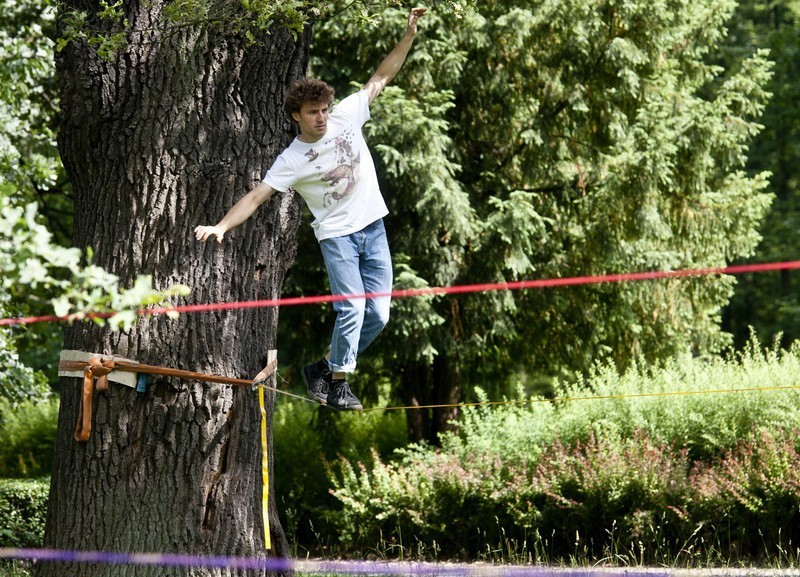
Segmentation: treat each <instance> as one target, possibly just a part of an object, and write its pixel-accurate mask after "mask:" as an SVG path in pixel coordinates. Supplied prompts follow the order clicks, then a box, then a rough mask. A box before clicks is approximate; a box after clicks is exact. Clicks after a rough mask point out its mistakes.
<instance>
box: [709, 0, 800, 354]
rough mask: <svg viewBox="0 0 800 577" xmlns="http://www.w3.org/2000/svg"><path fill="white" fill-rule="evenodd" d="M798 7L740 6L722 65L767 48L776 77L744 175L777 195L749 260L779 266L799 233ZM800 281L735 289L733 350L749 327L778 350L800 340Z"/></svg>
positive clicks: (764, 281)
mask: <svg viewBox="0 0 800 577" xmlns="http://www.w3.org/2000/svg"><path fill="white" fill-rule="evenodd" d="M798 24H800V3H798V2H797V1H796V0H785V1H778V2H761V1H757V0H747V1H746V2H740V3H739V5H738V6H737V10H736V12H735V13H734V17H733V18H732V19H731V22H730V24H729V27H730V30H731V32H730V34H729V35H728V38H727V39H726V41H725V44H724V50H723V55H722V60H723V62H725V63H728V62H732V61H735V60H736V59H737V58H739V57H740V55H741V54H742V53H744V52H748V51H752V50H755V49H758V48H761V49H768V50H769V53H770V59H772V60H773V61H774V62H775V69H774V70H775V74H774V76H773V78H772V80H771V81H770V83H769V84H768V85H767V90H769V91H770V92H771V93H772V97H771V99H770V101H769V104H768V105H767V107H766V108H765V110H764V115H763V117H762V118H761V123H762V124H763V125H764V130H763V131H761V133H760V134H758V136H757V137H756V138H754V139H753V143H752V146H751V147H750V152H749V153H748V162H747V167H748V170H750V171H752V172H757V171H762V170H768V171H769V172H770V173H771V175H772V176H771V178H770V189H771V190H772V192H773V193H774V194H775V201H774V203H773V206H772V209H771V210H770V211H769V212H768V213H767V216H766V218H765V219H764V223H763V225H762V227H761V229H760V230H761V234H763V236H764V240H763V242H761V244H760V245H759V246H758V249H757V250H756V253H755V255H754V256H753V258H752V260H753V261H754V262H763V261H784V260H795V259H796V258H797V255H798V252H800V251H799V250H798V249H799V248H800V244H799V243H798V235H797V231H798V228H800V206H798V202H800V200H799V198H798V194H800V188H799V187H800V184H798V173H799V172H800V147H798V145H797V142H798V138H800V108H798V106H797V103H798V102H800V84H798V78H800V64H799V63H800V57H799V56H800V37H798V34H797V30H798ZM797 283H798V277H797V273H796V272H793V271H783V272H782V273H780V274H779V275H749V276H744V277H741V278H740V279H739V286H738V287H737V288H736V293H735V295H734V297H733V298H732V300H731V304H730V307H728V309H727V311H726V315H725V322H724V325H723V326H724V327H725V328H726V329H727V330H729V331H730V332H731V333H733V335H734V338H735V340H736V345H737V346H741V345H742V344H743V343H745V342H747V340H748V339H749V338H750V327H752V328H753V329H754V330H755V332H756V333H757V334H758V336H759V338H760V339H761V340H763V341H764V342H769V341H771V340H772V339H775V338H778V337H779V335H781V334H782V335H783V338H782V339H781V344H782V345H784V346H787V345H788V343H790V342H792V341H794V340H796V339H797V338H798V336H800V302H798V297H797V291H798V285H797Z"/></svg>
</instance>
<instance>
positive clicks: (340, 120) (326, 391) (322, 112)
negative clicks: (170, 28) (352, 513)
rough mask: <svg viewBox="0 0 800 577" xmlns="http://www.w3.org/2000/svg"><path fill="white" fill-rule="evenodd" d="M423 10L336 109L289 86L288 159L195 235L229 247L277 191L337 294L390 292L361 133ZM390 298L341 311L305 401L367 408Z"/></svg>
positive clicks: (317, 94) (379, 200) (308, 85)
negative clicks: (229, 239)
mask: <svg viewBox="0 0 800 577" xmlns="http://www.w3.org/2000/svg"><path fill="white" fill-rule="evenodd" d="M425 12H426V9H425V8H414V9H412V10H411V12H410V13H409V16H408V27H407V28H406V33H405V35H404V36H403V38H402V39H401V40H400V42H398V44H397V46H395V47H394V49H393V50H392V51H391V52H390V53H389V54H388V55H387V56H386V58H384V59H383V62H381V64H380V66H378V69H377V70H376V71H375V73H374V74H373V75H372V78H370V79H369V80H368V81H367V83H366V84H365V85H364V87H363V88H362V89H361V90H359V91H358V92H356V93H355V94H352V95H350V96H348V97H347V98H345V99H344V100H342V101H341V102H340V103H339V104H337V105H336V107H335V108H334V109H333V110H331V105H332V104H333V95H334V91H333V88H331V87H330V86H329V85H328V84H326V83H324V82H322V81H320V80H314V79H310V78H306V79H302V80H298V81H297V82H295V83H294V84H292V86H291V88H290V90H289V93H288V94H287V95H286V103H285V109H286V112H287V113H288V114H289V116H290V117H291V118H292V120H294V121H295V122H296V123H297V125H298V127H299V128H300V134H299V136H297V137H296V138H295V139H294V141H293V142H292V143H291V144H290V145H289V147H288V148H287V149H286V150H284V151H283V153H281V155H280V156H278V158H277V159H276V160H275V163H274V164H273V165H272V168H270V169H269V170H268V171H267V175H266V176H265V177H264V180H263V181H262V182H261V183H260V184H259V185H258V186H256V187H255V188H254V189H253V190H251V191H250V192H249V193H247V194H246V195H245V196H244V197H243V198H242V199H241V200H239V201H238V202H237V203H236V204H235V205H234V206H233V207H232V208H231V209H230V210H229V211H228V213H227V214H226V215H225V216H224V217H223V218H222V220H220V221H219V223H217V224H216V225H214V226H198V227H197V228H195V236H196V237H197V239H198V240H206V239H208V238H210V237H211V236H214V237H216V239H217V242H222V238H223V237H224V235H225V233H226V232H227V231H229V230H230V229H232V228H233V227H235V226H238V225H239V224H241V223H242V222H244V221H245V220H247V218H248V217H250V215H252V214H253V212H255V210H256V208H258V207H259V205H261V204H262V203H264V202H266V201H267V200H269V199H270V198H271V197H272V195H273V194H274V193H275V191H276V190H277V191H281V192H286V191H289V190H293V191H297V192H298V193H299V194H300V196H302V197H303V198H304V199H305V201H306V204H308V208H309V209H310V210H311V213H312V214H313V215H314V222H312V223H311V226H312V227H313V228H314V232H315V234H316V236H317V240H318V241H319V244H320V247H321V249H322V256H323V258H324V260H325V267H326V268H327V271H328V280H329V282H330V285H331V291H332V293H333V294H334V295H363V294H374V293H381V294H385V293H389V292H391V289H392V260H391V254H390V253H389V245H388V243H387V241H386V230H385V229H384V226H383V217H384V216H386V215H387V214H388V212H389V211H388V209H387V208H386V203H385V202H384V200H383V196H382V195H381V191H380V189H379V188H378V179H377V176H376V174H375V166H374V164H373V162H372V157H371V156H370V153H369V150H368V149H367V145H366V142H365V141H364V136H363V134H362V132H361V127H362V126H363V125H364V123H365V122H366V121H367V120H369V118H370V112H369V105H370V104H371V103H372V101H373V100H375V98H377V96H378V95H379V94H380V93H381V91H382V90H383V88H384V87H385V86H386V85H387V84H388V83H389V82H390V81H391V80H392V79H393V78H394V77H395V75H396V74H397V73H398V72H399V70H400V68H401V67H402V65H403V62H405V59H406V55H407V54H408V51H409V50H410V49H411V44H412V43H413V41H414V36H416V34H417V21H418V20H419V18H420V17H421V16H422V15H423V14H425ZM389 304H390V297H389V296H381V297H376V298H369V299H363V298H360V299H353V300H342V301H337V302H335V303H334V305H333V307H334V310H335V311H336V322H335V324H334V327H333V336H332V337H331V343H330V350H329V352H328V353H327V354H326V355H325V356H324V357H323V358H322V359H320V360H319V361H317V362H315V363H311V364H310V365H307V366H306V367H305V368H304V369H303V374H304V375H305V378H306V381H307V385H308V394H309V395H310V396H311V397H312V398H313V399H314V400H316V401H317V402H318V403H320V404H323V405H328V406H329V407H331V408H332V409H336V410H353V409H355V410H358V409H361V408H362V406H361V401H359V400H358V399H357V398H356V396H355V395H354V394H353V392H352V391H351V390H350V386H349V385H348V383H347V380H346V378H347V374H348V373H352V372H353V371H354V370H355V368H356V359H357V358H358V355H359V354H361V352H362V351H363V350H364V349H366V348H367V346H368V345H369V344H370V343H371V342H372V341H373V340H374V339H375V337H376V336H378V334H379V333H380V332H381V330H383V328H384V327H385V326H386V323H387V322H388V320H389Z"/></svg>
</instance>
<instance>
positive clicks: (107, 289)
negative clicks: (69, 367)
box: [0, 198, 189, 330]
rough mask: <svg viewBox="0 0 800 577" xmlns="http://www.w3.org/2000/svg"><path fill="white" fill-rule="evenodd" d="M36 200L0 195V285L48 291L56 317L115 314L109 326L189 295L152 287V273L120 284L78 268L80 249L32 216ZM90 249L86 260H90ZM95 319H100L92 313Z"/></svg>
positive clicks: (184, 290)
mask: <svg viewBox="0 0 800 577" xmlns="http://www.w3.org/2000/svg"><path fill="white" fill-rule="evenodd" d="M36 216H37V212H36V204H35V203H31V204H29V205H27V206H26V207H24V208H20V207H15V206H13V205H12V204H11V202H10V201H9V200H8V199H7V198H2V199H0V272H1V273H2V280H0V289H1V290H2V291H3V292H6V293H9V294H14V293H17V294H18V296H21V295H22V293H23V291H27V290H28V289H37V291H43V292H44V293H45V294H48V295H49V298H50V304H51V305H52V307H53V311H54V313H55V314H56V315H57V316H62V317H67V316H69V317H72V318H75V319H80V318H86V317H87V316H88V315H89V313H113V315H112V316H111V317H110V318H109V320H108V323H109V325H110V326H111V328H112V329H115V330H116V329H118V328H125V327H128V326H130V325H132V324H133V323H135V322H136V319H137V314H136V311H137V310H138V309H140V308H142V307H145V306H149V305H154V304H158V303H162V302H164V301H165V300H167V299H169V298H171V297H174V296H184V295H187V294H189V288H188V287H186V286H184V285H175V286H172V287H170V288H168V289H166V290H161V291H158V290H155V289H154V288H153V280H152V278H151V277H150V276H140V277H138V278H137V279H136V280H135V281H134V283H133V286H132V287H130V288H122V287H121V286H120V280H119V278H118V277H117V276H115V275H113V274H111V273H109V272H107V271H105V270H103V269H102V268H101V267H98V266H95V265H91V264H89V265H86V266H82V264H81V262H82V257H83V255H82V254H81V251H80V250H78V249H76V248H64V247H61V246H58V245H56V244H55V243H53V242H52V234H51V233H50V231H48V230H47V229H46V228H45V227H44V226H43V225H41V224H40V223H39V222H37V219H36ZM91 258H92V253H91V250H89V251H87V260H89V261H91ZM93 319H94V320H95V321H96V322H104V321H103V319H101V318H96V317H93Z"/></svg>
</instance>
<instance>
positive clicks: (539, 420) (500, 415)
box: [332, 347, 800, 563]
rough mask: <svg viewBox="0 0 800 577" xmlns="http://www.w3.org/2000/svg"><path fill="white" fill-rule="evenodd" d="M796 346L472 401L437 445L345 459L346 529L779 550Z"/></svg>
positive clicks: (453, 545)
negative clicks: (547, 393)
mask: <svg viewBox="0 0 800 577" xmlns="http://www.w3.org/2000/svg"><path fill="white" fill-rule="evenodd" d="M799 353H800V349H798V348H797V347H794V348H793V349H792V350H790V351H788V352H777V351H767V352H759V351H758V350H757V348H756V347H752V348H751V349H749V350H748V351H746V352H745V353H743V354H741V355H739V356H737V357H735V358H728V359H710V360H709V359H693V360H688V361H685V362H682V363H678V362H674V363H671V364H669V365H667V366H664V367H661V368H655V369H641V368H636V367H634V368H632V369H631V370H629V371H627V372H625V373H624V374H619V373H618V372H617V371H615V370H613V368H611V367H608V366H606V367H601V368H599V369H598V370H597V371H596V372H595V373H594V374H593V375H591V376H590V377H588V378H587V379H586V380H585V381H584V382H581V383H577V384H574V385H571V386H569V387H564V388H563V390H562V395H561V396H560V397H559V398H558V399H555V400H553V399H551V400H547V399H536V398H535V399H521V400H522V401H523V402H520V403H516V404H509V405H505V406H499V407H498V406H492V407H488V406H483V407H474V408H466V409H464V411H463V413H462V418H461V420H460V433H459V434H457V435H456V434H453V435H450V436H448V437H446V438H445V439H444V440H443V444H442V447H441V448H440V449H434V448H430V447H410V448H407V449H405V450H402V451H398V452H397V453H396V454H395V456H394V457H392V458H391V459H386V458H385V457H381V456H379V455H373V456H372V457H371V458H370V459H367V460H366V461H365V462H364V463H353V462H352V460H347V461H345V460H342V461H341V462H340V464H339V465H338V466H337V467H335V468H334V469H333V471H332V479H333V481H332V482H333V484H334V492H333V495H334V496H335V497H336V498H337V499H339V501H341V502H342V504H344V509H343V510H342V511H341V513H340V514H339V516H338V533H339V535H340V536H341V538H342V539H343V541H344V542H345V543H346V544H347V545H348V546H350V547H357V548H363V547H365V546H366V547H375V546H377V545H378V544H379V543H392V542H400V541H401V540H402V541H403V542H404V545H406V546H409V545H415V544H413V543H409V538H408V536H409V535H413V536H414V539H416V540H418V541H421V542H425V543H426V544H427V546H428V547H433V544H434V543H435V544H436V545H435V549H436V550H437V553H438V554H443V555H447V556H461V557H466V558H475V557H481V556H483V557H491V558H493V559H496V558H498V557H502V558H503V559H507V558H508V557H509V555H511V554H515V555H520V554H522V555H525V556H526V557H527V558H528V559H529V560H530V559H532V560H535V561H553V560H570V559H574V558H575V557H576V556H578V557H582V558H585V559H595V560H596V559H600V558H614V559H615V560H619V559H618V558H619V557H620V556H622V557H624V558H625V560H626V562H633V561H636V562H640V561H646V562H651V563H673V562H675V561H676V560H677V561H680V562H682V563H683V562H685V563H702V562H708V561H709V559H711V558H712V557H714V556H717V555H722V554H724V555H726V556H728V555H729V556H730V557H732V558H736V557H737V556H742V558H747V559H753V558H759V557H772V558H774V557H775V556H779V555H781V554H782V553H780V552H781V551H789V550H794V549H793V547H796V545H792V544H793V543H794V544H796V543H798V542H800V535H798V530H797V529H796V527H800V497H799V496H798V495H800V477H798V475H799V473H797V472H796V471H795V468H796V464H797V463H798V462H800V454H799V453H798V445H797V441H796V438H797V431H798V430H800V403H799V402H798V401H800V354H799ZM757 388H761V389H768V390H762V391H754V390H746V389H757ZM774 388H778V390H773V389H774ZM734 390H738V392H732V391H734ZM510 544H514V548H513V549H512V547H511V545H510Z"/></svg>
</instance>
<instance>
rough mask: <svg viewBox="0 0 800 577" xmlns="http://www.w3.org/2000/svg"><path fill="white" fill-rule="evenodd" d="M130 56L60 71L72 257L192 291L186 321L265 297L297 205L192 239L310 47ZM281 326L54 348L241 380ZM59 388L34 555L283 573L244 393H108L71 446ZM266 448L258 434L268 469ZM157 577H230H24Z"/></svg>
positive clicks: (76, 337) (77, 329)
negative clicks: (272, 565) (188, 560)
mask: <svg viewBox="0 0 800 577" xmlns="http://www.w3.org/2000/svg"><path fill="white" fill-rule="evenodd" d="M162 8H163V4H162V2H161V1H159V0H151V1H149V2H126V3H125V11H126V16H127V18H128V19H129V26H130V27H131V28H132V29H136V30H145V29H154V28H158V27H161V26H163V18H162V15H161V10H162ZM84 9H85V8H84ZM129 38H130V40H131V42H130V44H129V45H127V46H126V47H123V49H122V50H121V51H120V52H119V53H118V55H117V57H116V59H114V60H113V61H111V62H104V61H103V60H102V59H100V58H98V56H97V53H96V51H95V49H94V48H92V47H90V46H88V45H87V43H85V42H79V41H73V42H71V43H70V44H69V45H68V46H67V48H66V49H65V50H64V51H63V52H61V53H60V54H59V55H58V57H57V72H58V77H59V82H60V89H61V105H62V115H63V116H62V119H61V121H62V122H61V129H60V135H59V146H60V151H61V155H62V159H63V161H64V165H65V167H66V169H67V171H68V174H69V176H70V179H71V182H72V185H73V188H74V196H75V225H74V239H73V241H74V244H75V246H77V247H80V248H85V247H91V248H92V250H93V252H94V259H93V260H94V262H95V263H96V264H99V265H101V266H103V267H104V268H106V269H107V270H109V271H111V272H113V273H115V274H117V275H120V277H121V278H122V279H123V280H124V281H129V280H130V279H132V278H134V277H135V276H137V275H141V274H151V275H153V278H154V283H155V285H156V287H157V288H165V287H167V286H170V285H172V284H174V283H184V284H187V285H189V286H190V287H192V293H191V296H190V297H189V298H188V299H187V300H186V302H188V303H215V302H221V301H237V300H252V299H264V298H276V297H278V296H279V293H280V287H281V284H282V282H283V278H284V274H285V272H286V270H287V269H288V267H289V266H290V265H291V263H292V261H293V259H294V254H295V249H296V236H295V235H296V230H297V226H298V222H299V218H300V205H299V203H298V201H297V199H296V198H294V197H293V196H292V195H277V196H276V197H274V198H273V199H272V201H271V202H270V203H269V204H268V205H266V206H264V207H261V208H260V209H259V211H258V212H257V213H256V215H255V216H254V218H252V219H250V220H249V221H248V222H246V223H245V224H244V225H242V226H241V227H239V228H238V229H236V230H234V231H232V232H231V233H229V235H228V237H227V238H226V239H225V242H224V244H223V245H221V246H218V245H216V243H212V242H208V243H200V242H197V241H195V240H194V237H193V234H192V230H193V228H194V227H195V226H196V225H198V224H213V223H214V222H216V221H217V220H218V219H219V218H220V217H221V216H222V215H223V214H224V213H225V211H226V210H227V208H229V207H230V206H231V205H232V204H233V203H234V202H235V201H236V200H237V199H238V198H239V197H241V196H242V195H243V194H244V193H245V192H246V191H247V190H249V189H250V188H251V187H252V186H253V185H254V184H255V183H256V182H257V181H258V180H259V179H260V178H261V176H262V174H263V172H264V171H265V169H266V168H267V167H268V166H269V165H270V164H271V162H272V161H273V159H274V157H275V156H276V155H277V154H278V153H279V152H280V151H281V150H282V149H283V147H284V146H285V145H286V144H287V143H288V141H289V139H290V138H291V136H292V135H291V134H290V133H291V131H292V127H291V125H290V124H289V123H288V121H287V120H286V119H285V116H284V114H283V111H282V102H283V96H284V94H285V89H286V87H287V86H288V84H289V83H290V82H291V80H293V79H294V78H296V77H300V76H302V75H303V74H304V72H305V69H306V65H307V60H308V45H309V33H308V32H306V33H304V34H302V35H300V36H299V37H298V38H296V39H295V38H293V37H292V35H291V34H289V33H288V32H286V31H283V30H278V29H276V30H273V31H272V33H271V34H270V35H265V37H264V38H263V42H262V43H258V44H255V45H252V44H248V42H247V41H246V40H245V39H244V38H242V37H240V36H236V35H232V34H227V33H225V32H224V31H222V30H215V29H213V28H202V29H201V28H197V27H183V28H178V29H174V30H172V31H171V32H169V33H165V32H157V31H152V30H151V31H150V32H147V33H134V34H132V35H131V36H130V37H129ZM277 317H278V315H277V310H275V309H257V310H248V311H246V312H215V313H198V314H185V315H181V317H180V318H179V319H178V320H170V319H167V318H165V317H154V318H142V319H141V320H140V321H139V322H138V324H137V325H136V326H135V327H134V328H133V329H131V330H129V331H126V332H118V333H114V332H111V331H109V330H108V329H106V328H104V327H99V326H97V325H94V324H92V323H76V324H73V325H71V326H70V327H68V329H67V330H66V336H65V345H64V348H66V349H77V350H83V351H90V352H98V353H104V354H116V355H120V356H124V357H129V358H132V359H135V360H137V361H140V362H143V363H147V364H153V365H161V366H166V367H176V368H181V369H186V370H191V371H197V372H206V373H215V374H222V375H227V376H233V377H239V378H252V377H253V376H254V375H255V374H256V373H257V372H258V371H259V370H260V369H261V368H262V367H263V366H264V354H265V352H266V351H268V350H270V349H274V348H278V347H277V346H276V328H277V320H278V318H277ZM61 384H62V396H61V400H62V402H61V411H60V415H59V426H58V438H57V442H56V454H55V462H54V466H53V477H52V486H51V493H50V507H49V511H48V517H47V527H46V535H45V546H47V547H52V548H59V549H70V550H102V551H125V552H179V553H190V554H215V555H259V554H267V555H274V556H288V554H289V550H288V545H287V541H286V538H285V535H284V533H283V529H282V528H281V525H280V522H279V520H278V517H277V513H276V506H275V497H274V491H270V494H271V500H270V524H271V528H272V542H273V548H272V550H271V551H270V552H268V553H264V550H263V530H262V522H261V508H260V503H261V501H260V499H261V467H260V464H261V462H260V459H261V452H260V444H259V438H260V437H259V410H258V403H257V397H256V393H254V392H252V391H250V390H249V389H246V388H238V387H237V388H234V387H229V386H225V385H214V384H203V383H198V382H189V381H183V380H177V379H170V378H160V377H159V378H155V377H151V379H150V386H149V389H148V391H147V393H146V394H144V395H138V394H137V393H136V392H135V391H134V390H133V389H129V388H126V387H124V386H120V385H113V384H112V388H111V391H110V393H109V394H107V395H106V394H98V393H95V400H94V415H93V430H92V435H91V438H90V440H89V442H88V443H86V444H80V443H77V442H76V441H74V440H73V430H74V426H75V422H76V418H77V415H78V406H79V402H80V394H79V391H80V385H79V383H78V382H77V380H76V379H62V383H61ZM270 397H271V396H270ZM273 403H274V398H270V405H269V419H270V425H271V418H272V408H273ZM271 443H272V435H271V426H270V454H272V450H271ZM270 471H271V473H273V472H275V469H274V467H273V464H272V463H270ZM276 474H280V471H277V472H276ZM271 478H274V474H272V475H271ZM169 574H181V575H229V574H236V573H235V572H231V571H228V570H225V569H202V570H201V569H186V568H183V569H177V568H176V569H168V568H162V567H133V566H128V567H120V566H116V567H115V566H103V565H81V566H80V567H78V566H65V565H57V564H43V565H41V566H39V567H38V568H37V575H39V576H42V577H43V576H49V575H59V576H63V575H82V576H90V577H94V576H100V575H109V576H110V575H114V576H115V577H119V576H126V575H137V576H149V575H158V576H163V575H169ZM248 574H249V575H250V574H253V573H248Z"/></svg>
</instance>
